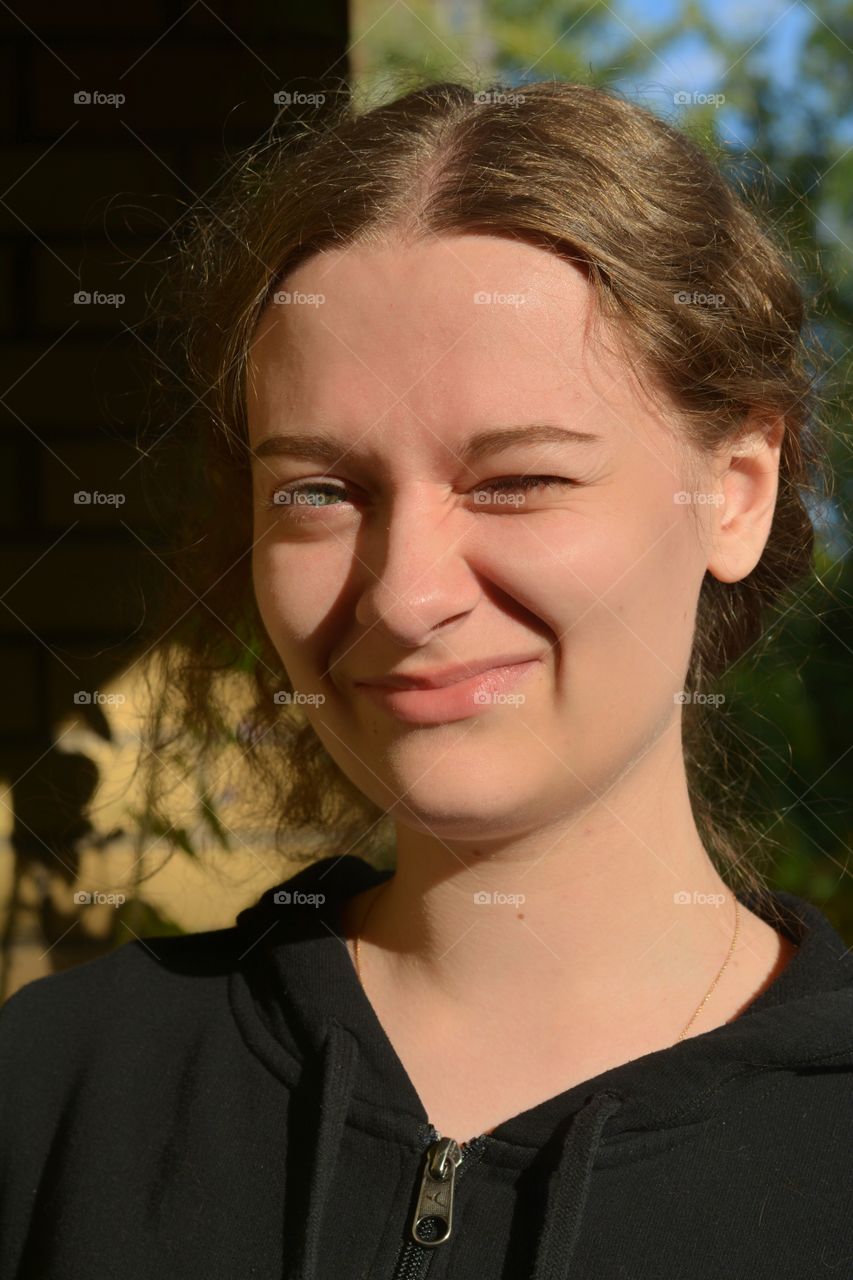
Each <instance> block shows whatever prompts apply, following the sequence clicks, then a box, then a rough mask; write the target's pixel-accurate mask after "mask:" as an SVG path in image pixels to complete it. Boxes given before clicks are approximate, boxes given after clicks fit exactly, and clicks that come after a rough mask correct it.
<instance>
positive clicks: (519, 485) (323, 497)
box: [263, 475, 578, 519]
mask: <svg viewBox="0 0 853 1280" xmlns="http://www.w3.org/2000/svg"><path fill="white" fill-rule="evenodd" d="M577 483H578V481H576V480H571V479H569V478H568V477H567V476H527V475H525V476H501V477H499V478H498V479H496V480H489V481H486V482H485V483H484V484H481V485H477V487H476V488H475V489H472V490H471V493H472V495H473V500H474V504H475V506H486V505H488V506H501V507H503V508H504V509H505V510H511V509H512V508H513V507H520V506H523V505H524V501H525V498H524V495H525V494H527V493H535V492H537V491H542V490H547V489H553V488H558V487H563V488H567V487H571V486H573V485H576V484H577ZM350 492H351V491H350V489H349V487H348V486H347V485H345V484H338V483H336V482H335V481H331V480H300V481H296V482H294V483H292V484H284V485H278V486H277V487H276V488H275V489H274V490H273V492H272V494H271V495H270V496H269V497H268V498H267V499H265V500H264V502H263V506H264V507H266V508H267V509H268V510H271V511H276V512H280V513H281V514H283V515H287V516H288V517H290V518H293V519H300V518H309V519H310V517H311V513H312V512H313V511H316V510H317V509H322V508H328V507H338V506H340V505H341V504H342V503H344V502H345V501H346V499H347V495H348V494H350Z"/></svg>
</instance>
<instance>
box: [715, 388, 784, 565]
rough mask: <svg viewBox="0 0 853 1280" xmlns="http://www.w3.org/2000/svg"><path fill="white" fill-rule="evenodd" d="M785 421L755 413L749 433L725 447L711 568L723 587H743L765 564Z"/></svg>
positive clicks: (719, 459)
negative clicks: (727, 584)
mask: <svg viewBox="0 0 853 1280" xmlns="http://www.w3.org/2000/svg"><path fill="white" fill-rule="evenodd" d="M784 433H785V423H784V419H783V418H782V417H781V416H779V415H776V416H773V417H768V416H767V415H766V414H765V415H760V414H758V413H757V412H754V413H753V414H752V415H750V419H749V420H748V425H747V427H746V430H745V432H744V433H743V434H742V435H741V436H739V437H738V438H737V439H736V440H734V441H729V443H728V444H727V445H725V446H722V447H721V448H720V450H719V451H718V452H717V454H716V462H715V464H714V469H713V473H714V476H715V479H716V492H717V494H718V495H719V496H718V501H717V504H716V505H715V506H714V507H713V508H712V523H711V542H710V547H709V552H708V569H709V571H710V572H711V573H712V574H713V575H714V577H715V578H718V579H719V581H720V582H739V581H740V580H741V578H745V577H746V576H747V574H749V573H751V572H752V570H753V569H754V568H755V566H756V565H757V564H758V562H759V560H760V559H761V553H762V552H763V550H764V547H765V545H766V543H767V539H768V537H769V535H770V526H771V525H772V523H773V512H774V510H775V508H776V495H777V493H778V489H779V457H780V454H781V450H782V439H783V436H784Z"/></svg>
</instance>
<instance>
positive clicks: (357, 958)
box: [353, 889, 740, 1044]
mask: <svg viewBox="0 0 853 1280" xmlns="http://www.w3.org/2000/svg"><path fill="white" fill-rule="evenodd" d="M381 896H382V890H381V889H380V891H379V893H377V894H376V896H375V897H374V899H373V901H372V902H371V904H370V906H369V907H368V908H367V911H366V913H365V916H364V919H363V920H362V922H361V925H360V927H359V930H358V933H356V935H355V945H354V947H353V951H354V953H355V971H356V973H357V974H358V980H359V982H360V983H361V986H362V989H363V990H364V992H365V995H366V994H367V989H366V988H365V986H364V979H363V978H362V976H361V934H362V933H364V926H365V925H366V924H367V921H368V920H369V919H370V913H371V911H372V910H373V908H374V907H375V905H376V903H377V900H378V899H379V898H380V897H381ZM733 896H734V899H735V929H734V933H733V934H732V941H731V945H730V947H729V950H728V953H727V955H726V958H725V960H724V961H723V963H722V967H721V968H720V971H719V973H718V974H717V976H716V978H715V979H714V981H713V982H712V983H711V985H710V987H709V988H708V990H707V991H706V992H705V995H704V996H703V998H702V1001H701V1003H700V1004H699V1007H698V1009H697V1010H696V1012H695V1013H694V1014H693V1017H692V1018H691V1019H690V1021H689V1022H688V1023H687V1026H686V1027H685V1028H684V1030H683V1031H682V1033H681V1035H680V1036H679V1037H678V1039H677V1040H675V1041H674V1043H675V1044H678V1043H679V1042H680V1041H682V1040H683V1039H684V1037H685V1036H686V1035H687V1032H688V1031H689V1030H690V1028H691V1027H692V1026H693V1023H694V1022H695V1021H696V1019H697V1018H698V1017H699V1014H700V1013H701V1012H702V1010H703V1009H704V1007H705V1005H706V1004H707V1003H708V1000H709V998H710V996H711V992H712V991H713V990H714V987H716V985H717V983H718V982H719V981H720V978H722V976H723V973H724V971H725V968H726V965H727V964H728V963H729V960H730V959H731V956H732V952H733V951H734V949H735V944H736V942H737V936H738V930H739V928H740V903H739V902H738V900H737V896H736V895H733Z"/></svg>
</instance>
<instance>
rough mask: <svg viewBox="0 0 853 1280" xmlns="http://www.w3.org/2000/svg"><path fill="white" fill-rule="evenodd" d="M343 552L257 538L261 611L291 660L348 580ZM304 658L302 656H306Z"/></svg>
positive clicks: (315, 630) (278, 647)
mask: <svg viewBox="0 0 853 1280" xmlns="http://www.w3.org/2000/svg"><path fill="white" fill-rule="evenodd" d="M339 561H340V556H335V555H330V554H329V550H328V548H320V546H319V544H314V545H313V546H308V545H304V544H303V545H301V546H299V545H294V544H292V543H284V542H280V541H279V542H275V541H273V539H272V537H269V538H267V539H261V541H259V542H257V541H256V543H255V546H254V549H253V551H252V582H253V586H254V592H255V599H256V601H257V604H258V610H259V612H260V614H261V617H262V619H263V622H264V626H265V627H266V629H267V633H268V634H269V637H270V639H271V640H272V643H273V644H274V646H275V648H276V650H277V651H278V653H279V655H280V656H281V658H282V661H284V662H286V663H287V664H288V667H289V665H290V663H291V662H293V661H296V662H298V661H299V658H300V655H304V654H305V652H306V649H308V648H309V647H310V642H311V640H312V637H317V636H318V635H319V634H320V633H321V631H322V629H323V625H324V622H326V620H327V619H328V618H329V616H330V613H331V610H332V608H333V606H334V602H335V600H336V599H337V598H338V597H339V595H340V592H341V589H342V586H343V584H344V582H345V581H346V569H345V566H340V565H339ZM303 661H304V658H303Z"/></svg>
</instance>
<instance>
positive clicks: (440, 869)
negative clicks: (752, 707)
mask: <svg viewBox="0 0 853 1280" xmlns="http://www.w3.org/2000/svg"><path fill="white" fill-rule="evenodd" d="M679 748H680V744H679ZM650 754H655V758H654V759H649V758H648V757H647V758H646V759H645V760H644V761H642V762H640V763H639V764H638V765H636V766H635V768H634V769H633V770H632V771H631V774H630V776H629V777H626V778H623V779H622V780H620V782H618V783H617V784H616V785H615V786H614V787H612V788H611V789H610V790H609V791H608V792H607V794H606V795H604V796H599V797H597V798H595V799H594V801H593V802H592V803H591V804H589V805H588V806H587V807H586V808H585V809H584V811H583V812H582V813H575V814H566V815H560V816H559V817H558V818H557V819H555V821H554V822H553V823H551V824H550V825H549V826H547V827H544V828H543V827H540V828H539V829H537V830H536V831H529V832H522V833H518V834H516V835H514V836H512V837H507V836H502V837H501V838H500V839H497V838H496V839H492V840H481V841H476V842H475V841H472V840H463V839H457V838H445V837H443V838H439V837H438V836H436V835H435V834H433V833H431V832H430V833H428V832H422V831H419V830H415V829H414V828H412V827H402V826H401V827H400V828H399V829H398V838H397V868H396V871H395V874H394V876H393V877H392V878H391V879H390V880H389V881H387V882H386V883H385V884H384V885H382V886H380V888H379V890H378V891H371V892H369V893H368V894H365V895H360V897H361V898H362V901H361V902H360V903H359V902H358V901H357V900H356V901H354V902H353V904H351V906H352V910H351V911H348V913H347V916H346V923H347V927H348V931H349V932H350V933H351V934H352V933H353V932H355V931H358V930H359V928H360V926H361V924H362V921H363V920H364V918H365V916H366V915H367V916H368V918H367V920H366V925H365V927H364V931H363V933H361V958H362V962H363V964H364V966H365V982H366V985H367V987H368V991H369V992H371V993H372V992H373V991H377V992H385V993H386V996H387V997H388V998H390V994H389V993H391V992H392V991H393V992H394V993H395V995H394V998H395V999H396V1000H399V1001H400V1002H401V1003H402V1004H406V1003H407V1002H412V1005H413V1007H418V1008H419V1009H421V1010H427V1009H428V1010H429V1011H430V1015H431V1016H435V1017H436V1018H437V1019H438V1020H439V1022H440V1024H441V1025H442V1026H444V1027H446V1028H448V1029H449V1028H451V1027H454V1026H465V1025H469V1024H470V1022H471V1020H472V1019H474V1020H479V1021H481V1022H482V1020H483V1019H484V1018H486V1019H488V1018H489V1017H491V1016H492V1015H490V1014H489V1013H488V1011H489V1010H493V1011H500V1010H504V1011H505V1010H506V1009H512V1010H513V1019H514V1020H515V1021H516V1025H517V1027H518V1030H519V1031H520V1032H523V1031H524V1029H525V1028H526V1029H528V1030H529V1031H530V1032H531V1033H534V1034H535V1032H536V1030H537V1028H538V1029H544V1028H547V1027H549V1026H550V1025H551V1024H552V1023H553V1021H554V1019H555V1018H557V1019H558V1020H559V1023H560V1024H563V1025H565V1024H566V1022H567V1020H568V1021H569V1022H570V1023H572V1024H574V1025H577V1026H583V1025H584V1019H586V1023H587V1025H589V1023H590V1019H591V1018H594V1017H595V1016H599V1017H600V1016H601V1015H600V1011H601V1010H607V1011H608V1012H607V1014H606V1016H604V1017H603V1019H602V1025H604V1024H605V1023H606V1022H608V1021H609V1022H610V1023H611V1024H612V1021H613V1018H614V1017H619V1016H620V1015H621V1014H623V1013H624V1015H625V1016H626V1017H627V1016H632V1017H635V1018H636V1019H638V1021H640V1022H641V1021H642V1019H643V1017H644V1016H652V1014H653V1013H654V1016H655V1017H656V1018H657V1019H658V1020H660V1018H661V1007H662V1001H663V1002H665V1003H666V1005H667V1016H669V1017H670V1019H671V1022H672V1028H673V1039H674V1038H675V1037H676V1036H677V1035H678V1033H679V1031H680V1030H681V1029H682V1027H683V1026H684V1024H685V1023H686V1022H687V1020H688V1019H689V1018H690V1017H691V1015H692V1014H693V1012H694V1010H695V1009H696V1006H697V1005H698V1004H699V1003H700V1001H701V1000H702V999H703V997H704V996H705V993H706V992H707V990H708V987H709V985H710V984H711V983H712V981H713V980H714V978H715V976H716V974H717V972H718V970H719V968H720V966H721V965H722V963H723V961H724V960H725V959H726V957H727V954H728V952H729V948H730V946H731V941H732V936H733V930H734V924H735V904H734V898H733V895H732V893H731V891H730V890H729V888H728V886H727V885H726V884H725V882H724V881H723V880H722V878H721V877H720V875H719V873H718V872H717V871H716V869H715V867H714V865H713V863H712V861H711V859H710V857H709V855H708V853H707V851H706V849H705V848H704V846H703V844H702V841H701V839H700V837H699V833H698V831H697V829H696V825H695V821H694V818H693V813H692V808H691V805H690V800H689V793H688V789H687V783H686V777H685V774H684V768H683V757H682V754H681V751H680V749H679V750H678V751H677V752H670V753H669V754H667V753H666V751H665V747H664V745H663V744H662V742H659V743H658V744H657V750H656V752H655V753H650ZM483 894H486V895H489V898H488V899H487V900H486V901H483V900H482V898H480V900H477V897H476V895H483ZM685 894H686V895H687V896H688V898H689V901H686V902H684V901H681V900H679V897H678V895H682V896H683V895H685ZM368 913H369V915H368ZM740 918H741V919H740V929H739V935H738V945H737V947H736V949H735V952H734V953H733V955H732V957H731V961H730V966H731V967H732V968H734V969H735V970H736V968H737V962H738V958H739V953H741V952H743V953H744V954H746V953H748V952H752V954H753V956H754V957H755V958H756V959H757V961H758V964H759V966H763V967H764V969H765V970H766V968H767V958H768V957H767V944H768V938H767V935H768V934H769V935H770V936H771V937H773V936H774V935H773V931H772V930H770V929H769V926H767V925H764V924H763V922H761V921H760V920H759V919H758V917H755V916H752V915H750V913H749V912H747V911H746V909H745V908H744V907H741V909H740ZM750 926H751V927H750ZM757 931H762V932H763V934H764V937H763V939H762V937H761V933H759V932H757ZM777 941H778V939H777ZM759 943H761V944H762V945H763V947H764V953H763V954H762V955H759V951H758V950H757V949H756V948H757V944H759ZM368 974H369V975H370V976H369V977H368V976H367V975H368ZM727 976H728V971H727ZM722 988H723V984H722V983H721V989H722ZM717 1004H718V1005H719V1006H720V1008H721V1009H722V1008H725V1007H727V1005H726V996H725V993H724V994H723V996H722V998H719V997H717ZM596 1011H599V1013H598V1014H597V1015H596ZM707 1028H708V1022H707V1018H705V1019H704V1020H702V1019H700V1024H697V1026H696V1032H697V1033H698V1032H701V1031H702V1030H705V1029H707Z"/></svg>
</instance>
